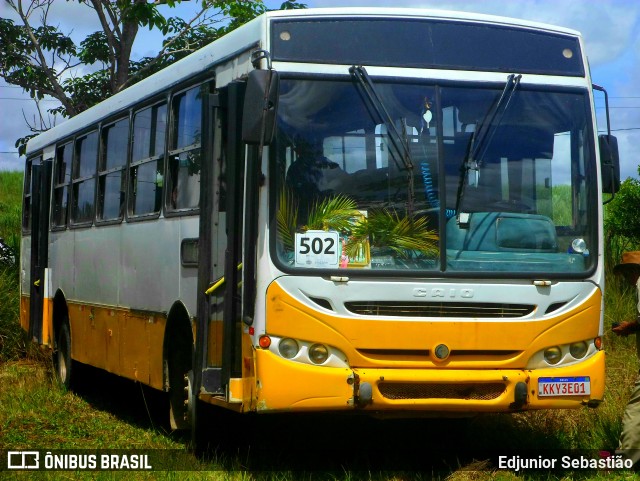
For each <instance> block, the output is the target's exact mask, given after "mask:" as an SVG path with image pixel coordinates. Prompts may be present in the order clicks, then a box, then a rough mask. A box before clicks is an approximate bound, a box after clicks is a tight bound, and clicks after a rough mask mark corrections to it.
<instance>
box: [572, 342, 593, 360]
mask: <svg viewBox="0 0 640 481" xmlns="http://www.w3.org/2000/svg"><path fill="white" fill-rule="evenodd" d="M588 350H589V346H587V343H586V342H584V341H580V342H574V343H573V344H571V346H569V352H570V353H571V355H572V356H573V357H574V358H575V359H582V358H583V357H584V356H586V355H587V351H588Z"/></svg>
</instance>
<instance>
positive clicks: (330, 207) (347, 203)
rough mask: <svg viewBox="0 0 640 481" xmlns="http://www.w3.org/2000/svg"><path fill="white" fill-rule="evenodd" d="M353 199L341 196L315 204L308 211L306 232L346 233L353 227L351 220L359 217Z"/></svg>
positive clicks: (328, 198)
mask: <svg viewBox="0 0 640 481" xmlns="http://www.w3.org/2000/svg"><path fill="white" fill-rule="evenodd" d="M356 207H357V205H356V203H355V201H354V200H353V199H351V198H350V197H347V196H346V195H343V194H338V195H336V196H333V197H327V198H325V199H322V200H320V201H319V202H316V203H315V204H314V205H313V207H312V208H311V210H310V211H309V219H308V220H307V225H306V226H305V227H304V228H303V229H304V230H305V231H306V230H335V231H338V232H348V231H350V230H351V228H352V227H353V219H354V217H357V216H359V215H360V212H359V211H358V210H357V209H356Z"/></svg>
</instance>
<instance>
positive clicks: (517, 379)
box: [256, 350, 604, 414]
mask: <svg viewBox="0 0 640 481" xmlns="http://www.w3.org/2000/svg"><path fill="white" fill-rule="evenodd" d="M256 364H257V379H258V380H257V385H258V391H257V394H258V404H257V410H258V411H286V410H290V411H322V410H336V409H343V410H346V409H356V410H359V411H364V412H367V411H370V412H377V413H380V412H386V413H388V414H392V413H393V412H396V413H402V412H411V411H415V412H423V413H424V412H427V411H431V412H434V413H436V412H437V413H446V412H450V413H456V414H464V413H468V414H472V413H478V412H511V411H517V410H527V409H548V408H577V407H579V406H582V405H585V404H587V403H589V402H590V401H591V402H593V401H595V402H596V403H597V402H598V401H600V400H602V398H603V396H604V352H603V351H600V352H598V353H597V354H596V355H594V356H593V357H591V358H589V359H588V360H586V361H584V362H581V363H577V364H574V365H571V366H566V367H561V368H553V369H539V370H535V371H527V370H518V369H486V370H481V369H473V370H472V369H446V368H443V369H384V368H372V369H368V368H357V369H347V368H344V369H342V368H330V367H320V366H311V365H308V364H302V363H298V362H293V361H287V360H285V359H282V358H279V357H278V356H276V355H274V354H273V353H271V352H269V351H260V350H259V351H257V353H256ZM542 377H552V378H571V377H582V378H584V377H589V380H590V394H585V395H557V396H556V395H548V396H539V395H538V379H539V378H542Z"/></svg>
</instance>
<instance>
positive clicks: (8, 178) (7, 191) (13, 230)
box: [0, 172, 26, 362]
mask: <svg viewBox="0 0 640 481" xmlns="http://www.w3.org/2000/svg"><path fill="white" fill-rule="evenodd" d="M22 179H23V175H22V173H21V172H0V238H2V239H4V241H5V243H6V244H7V245H8V246H9V247H11V248H12V249H13V251H14V252H15V253H16V257H17V256H18V255H19V253H20V225H21V207H22ZM18 266H19V258H16V263H15V264H14V265H7V264H3V263H1V262H0V362H2V361H7V360H10V359H18V358H20V357H24V355H25V354H26V345H25V343H24V335H23V333H22V330H21V329H20V326H19V322H18V319H19V288H18V285H19V284H18V283H19V267H18Z"/></svg>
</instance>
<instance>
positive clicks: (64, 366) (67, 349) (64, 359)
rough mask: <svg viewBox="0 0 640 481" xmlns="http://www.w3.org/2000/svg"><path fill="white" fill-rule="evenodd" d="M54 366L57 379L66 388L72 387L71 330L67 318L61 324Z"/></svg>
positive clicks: (56, 343)
mask: <svg viewBox="0 0 640 481" xmlns="http://www.w3.org/2000/svg"><path fill="white" fill-rule="evenodd" d="M53 367H54V373H55V376H56V380H57V381H58V383H59V384H60V385H61V386H63V387H64V388H65V389H69V388H70V387H71V372H72V361H71V330H70V329H69V321H67V320H66V319H65V321H63V322H62V324H61V325H60V329H59V331H58V336H57V337H56V342H55V349H54V351H53Z"/></svg>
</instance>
